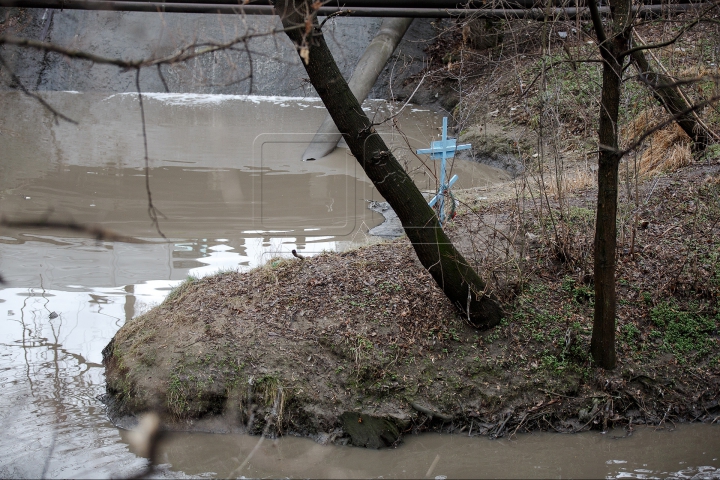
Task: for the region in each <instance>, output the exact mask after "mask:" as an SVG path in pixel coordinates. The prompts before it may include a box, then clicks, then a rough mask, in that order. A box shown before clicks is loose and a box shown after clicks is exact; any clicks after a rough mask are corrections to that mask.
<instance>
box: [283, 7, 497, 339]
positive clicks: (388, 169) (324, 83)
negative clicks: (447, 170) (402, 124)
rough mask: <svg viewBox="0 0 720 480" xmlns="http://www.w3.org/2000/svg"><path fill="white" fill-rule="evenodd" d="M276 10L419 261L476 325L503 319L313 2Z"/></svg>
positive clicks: (343, 132)
mask: <svg viewBox="0 0 720 480" xmlns="http://www.w3.org/2000/svg"><path fill="white" fill-rule="evenodd" d="M318 4H319V3H318ZM275 8H276V11H277V13H278V14H279V15H280V17H281V19H282V22H283V26H284V27H285V30H286V33H287V35H288V36H289V37H290V39H291V40H292V41H293V43H294V44H295V45H296V47H297V48H298V53H299V54H300V57H301V59H302V60H303V64H304V65H305V70H306V71H307V73H308V76H309V77H310V82H311V83H312V85H313V87H315V90H316V91H317V92H318V94H319V95H320V98H321V99H322V101H323V103H324V104H325V107H326V108H327V109H328V112H329V113H330V115H331V116H332V119H333V121H334V122H335V125H337V127H338V129H339V130H340V132H341V133H342V134H343V137H344V138H345V141H346V142H347V145H348V147H350V151H351V152H352V154H353V155H354V156H355V158H356V159H357V161H358V162H359V163H360V165H362V167H363V169H364V170H365V173H366V174H367V176H368V178H370V180H371V181H372V182H373V184H374V185H375V187H376V188H377V189H378V192H379V193H380V194H381V195H382V196H383V197H384V198H385V199H386V200H387V201H388V203H389V204H390V206H391V207H392V208H393V209H394V210H395V212H396V213H397V215H398V218H400V221H401V222H402V225H403V227H404V228H405V232H406V233H407V236H408V238H409V239H410V241H411V242H412V245H413V247H414V249H415V252H416V254H417V256H418V259H419V260H420V262H421V263H422V264H423V266H424V267H425V268H426V269H427V270H428V271H429V272H430V274H431V275H432V276H433V278H434V279H435V281H436V282H437V284H438V285H439V286H440V288H441V289H442V290H443V292H444V293H445V295H446V296H447V297H448V298H449V299H450V301H451V302H452V303H453V304H454V305H455V306H456V307H457V308H458V309H459V310H460V311H461V312H462V313H463V315H464V316H465V317H466V318H467V319H468V321H469V322H470V323H471V324H472V325H474V326H475V327H477V328H490V327H492V326H495V325H497V324H498V323H499V322H500V319H501V318H502V310H501V308H500V305H499V303H498V301H497V300H496V298H495V297H494V296H493V295H492V294H487V293H486V292H485V288H486V285H485V282H484V281H483V280H482V279H481V278H480V277H479V276H478V274H477V272H475V270H473V268H472V267H471V266H470V265H469V264H468V263H467V261H466V260H465V259H464V258H463V256H462V255H461V254H460V252H458V251H457V249H456V248H455V246H454V245H453V244H452V242H451V241H450V239H449V238H448V237H447V235H446V234H445V232H444V231H443V230H442V228H441V227H440V224H439V222H438V219H437V217H436V216H435V213H434V211H433V210H432V209H431V208H430V207H429V206H428V204H427V202H426V201H425V198H424V197H423V196H422V194H421V193H420V191H419V190H418V189H417V187H416V186H415V184H414V183H413V181H412V179H411V178H410V177H409V176H408V174H407V173H406V172H405V170H403V168H402V166H401V165H400V164H399V163H398V161H397V160H396V159H395V157H394V156H393V155H392V153H391V152H390V149H389V148H388V147H387V146H386V145H385V142H384V141H383V140H382V138H380V135H379V134H378V133H377V132H376V131H375V128H374V127H373V124H372V122H371V121H370V119H368V117H367V115H365V113H364V112H363V110H362V108H361V107H360V103H359V102H358V100H357V99H356V98H355V96H354V95H353V94H352V92H351V91H350V88H349V87H348V84H347V82H346V81H345V80H344V79H343V77H342V75H341V73H340V70H339V69H338V67H337V65H336V63H335V60H334V59H333V57H332V54H331V53H330V50H329V49H328V47H327V44H326V43H325V38H324V37H323V35H322V31H321V30H320V27H319V26H318V23H317V20H316V18H315V15H314V14H315V10H314V4H312V2H311V1H310V0H276V1H275Z"/></svg>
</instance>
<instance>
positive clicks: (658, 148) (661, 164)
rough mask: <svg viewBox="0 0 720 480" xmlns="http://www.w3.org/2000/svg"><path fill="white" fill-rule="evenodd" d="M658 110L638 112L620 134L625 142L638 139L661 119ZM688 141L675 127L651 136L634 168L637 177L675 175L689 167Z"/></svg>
mask: <svg viewBox="0 0 720 480" xmlns="http://www.w3.org/2000/svg"><path fill="white" fill-rule="evenodd" d="M663 117H664V115H663V111H662V109H661V108H660V107H654V108H649V109H647V110H645V111H643V112H641V113H640V114H639V115H638V116H637V117H635V119H634V120H633V121H632V122H630V124H629V125H627V126H626V127H625V128H623V129H622V131H621V136H622V138H624V139H626V142H630V141H632V140H633V139H635V138H637V137H639V136H640V135H642V134H643V133H645V132H647V131H648V130H650V129H652V128H654V127H655V126H656V125H658V123H656V121H655V119H663ZM691 143H692V140H691V139H690V137H688V135H687V134H686V133H685V132H684V131H683V130H682V128H680V126H679V125H678V124H677V123H671V124H669V125H667V126H665V127H663V128H660V129H658V130H656V131H655V132H653V133H652V134H651V135H650V136H649V137H648V138H647V140H646V142H645V146H644V147H641V149H640V151H639V152H638V153H640V156H639V158H638V161H637V167H638V170H639V171H640V174H641V175H655V174H657V173H660V172H669V171H676V170H678V169H679V168H682V167H685V166H687V165H690V163H692V151H691V150H690V145H691Z"/></svg>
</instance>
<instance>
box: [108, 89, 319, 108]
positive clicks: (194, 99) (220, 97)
mask: <svg viewBox="0 0 720 480" xmlns="http://www.w3.org/2000/svg"><path fill="white" fill-rule="evenodd" d="M125 95H131V96H137V93H136V92H125V93H116V94H114V95H110V96H109V97H107V98H106V99H105V100H110V99H111V98H113V97H115V96H125ZM142 95H143V97H144V98H152V99H154V100H159V101H161V102H163V103H166V104H168V105H187V106H190V105H219V104H221V103H223V102H228V101H241V102H252V103H256V104H259V103H273V104H275V105H280V106H287V103H288V102H304V103H310V102H313V103H314V102H320V101H321V100H320V99H319V98H315V97H282V96H278V95H227V94H215V93H212V94H211V93H163V92H150V93H143V94H142ZM303 106H306V105H303Z"/></svg>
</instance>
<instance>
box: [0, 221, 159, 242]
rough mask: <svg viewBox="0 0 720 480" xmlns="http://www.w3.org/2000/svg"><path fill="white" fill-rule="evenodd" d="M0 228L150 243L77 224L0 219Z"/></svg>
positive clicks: (71, 222)
mask: <svg viewBox="0 0 720 480" xmlns="http://www.w3.org/2000/svg"><path fill="white" fill-rule="evenodd" d="M0 226H3V227H7V228H17V229H27V228H47V229H50V230H70V231H72V232H78V233H85V234H88V235H90V236H92V237H93V238H95V239H96V240H98V241H100V240H104V241H108V242H125V243H151V242H148V241H146V240H140V239H138V238H133V237H127V236H125V235H120V234H118V233H115V232H113V231H111V230H106V229H104V228H100V227H96V226H91V225H84V224H82V223H77V222H73V221H70V222H56V221H49V220H44V219H43V220H7V219H6V218H5V217H1V218H0Z"/></svg>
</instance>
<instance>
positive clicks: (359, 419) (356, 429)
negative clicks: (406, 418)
mask: <svg viewBox="0 0 720 480" xmlns="http://www.w3.org/2000/svg"><path fill="white" fill-rule="evenodd" d="M340 423H342V426H343V429H344V430H345V432H347V433H348V435H350V438H351V442H350V443H352V444H353V445H355V446H356V447H366V448H375V449H378V448H382V447H390V446H392V445H394V444H396V443H397V442H399V441H400V431H399V430H398V428H397V425H395V423H394V422H393V421H391V420H388V419H387V418H384V417H375V416H372V415H367V414H363V413H356V412H345V413H343V414H342V415H340Z"/></svg>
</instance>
